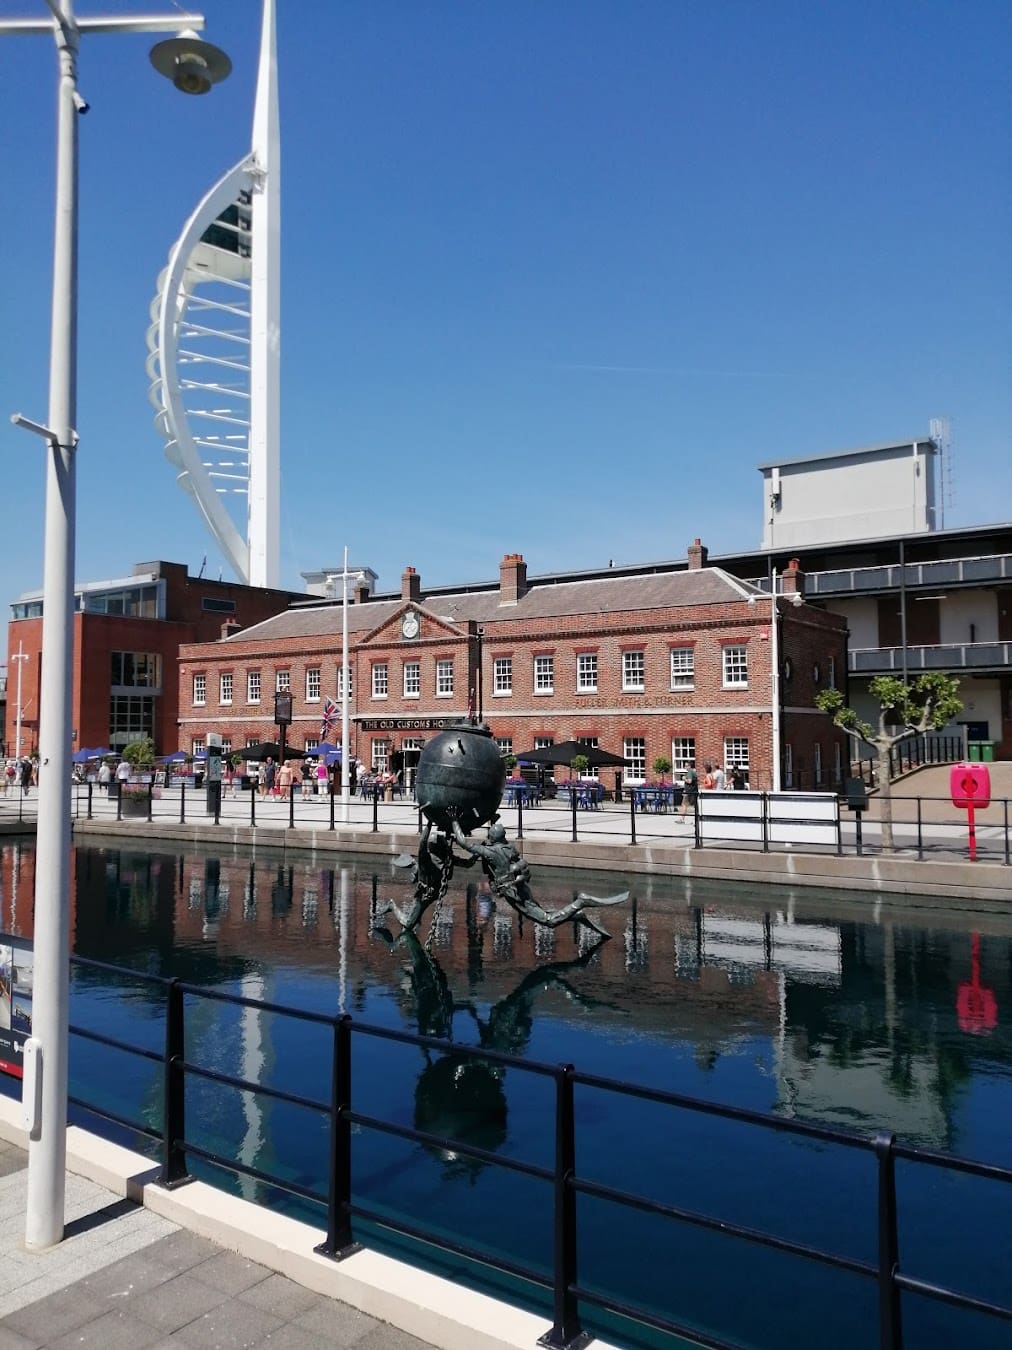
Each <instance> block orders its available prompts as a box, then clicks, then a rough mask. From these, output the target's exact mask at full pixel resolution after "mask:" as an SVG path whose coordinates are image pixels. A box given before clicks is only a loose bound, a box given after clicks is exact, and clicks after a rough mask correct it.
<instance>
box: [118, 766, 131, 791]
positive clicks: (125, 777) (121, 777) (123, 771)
mask: <svg viewBox="0 0 1012 1350" xmlns="http://www.w3.org/2000/svg"><path fill="white" fill-rule="evenodd" d="M132 772H133V770H132V769H131V767H130V761H129V760H128V759H121V760H120V762H119V763H118V764H117V765H116V784H117V788H118V789H119V790H120V791H122V788H123V784H124V783H129V782H130V775H131V773H132Z"/></svg>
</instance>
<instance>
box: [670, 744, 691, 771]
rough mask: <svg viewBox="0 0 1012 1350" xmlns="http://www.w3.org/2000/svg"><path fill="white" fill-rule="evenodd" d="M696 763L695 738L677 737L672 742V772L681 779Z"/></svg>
mask: <svg viewBox="0 0 1012 1350" xmlns="http://www.w3.org/2000/svg"><path fill="white" fill-rule="evenodd" d="M695 762H696V738H695V736H675V737H673V738H672V741H671V772H672V773H673V774H676V775H677V776H678V777H681V776H682V774H684V773H685V770H686V769H691V768H692V767H693V765H694V764H695Z"/></svg>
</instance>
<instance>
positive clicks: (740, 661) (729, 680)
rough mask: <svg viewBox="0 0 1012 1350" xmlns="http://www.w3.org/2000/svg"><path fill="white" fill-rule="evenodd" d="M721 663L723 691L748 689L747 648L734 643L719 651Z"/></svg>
mask: <svg viewBox="0 0 1012 1350" xmlns="http://www.w3.org/2000/svg"><path fill="white" fill-rule="evenodd" d="M721 659H722V663H723V685H724V688H725V689H747V688H748V648H747V647H746V646H745V645H744V643H740V644H739V643H735V644H734V645H733V646H730V647H724V648H722V651H721Z"/></svg>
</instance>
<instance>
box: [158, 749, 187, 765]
mask: <svg viewBox="0 0 1012 1350" xmlns="http://www.w3.org/2000/svg"><path fill="white" fill-rule="evenodd" d="M162 758H163V759H164V760H165V763H166V764H182V763H183V761H184V760H186V759H189V755H187V753H186V751H185V750H174V751H173V752H172V754H171V755H163V756H162Z"/></svg>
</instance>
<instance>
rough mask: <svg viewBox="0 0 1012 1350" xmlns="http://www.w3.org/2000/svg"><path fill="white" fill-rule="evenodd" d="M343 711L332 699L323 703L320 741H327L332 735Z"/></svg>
mask: <svg viewBox="0 0 1012 1350" xmlns="http://www.w3.org/2000/svg"><path fill="white" fill-rule="evenodd" d="M340 711H341V709H340V708H339V707H338V706H337V704H336V703H335V702H334V700H333V699H332V698H327V699H324V701H323V721H322V722H321V723H320V740H321V741H325V740H326V739H327V737H328V736H329V735H330V733H331V732H332V731H333V730H334V728H335V727H336V726H337V719H338V715H339V713H340Z"/></svg>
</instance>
